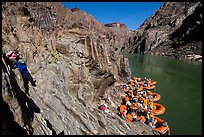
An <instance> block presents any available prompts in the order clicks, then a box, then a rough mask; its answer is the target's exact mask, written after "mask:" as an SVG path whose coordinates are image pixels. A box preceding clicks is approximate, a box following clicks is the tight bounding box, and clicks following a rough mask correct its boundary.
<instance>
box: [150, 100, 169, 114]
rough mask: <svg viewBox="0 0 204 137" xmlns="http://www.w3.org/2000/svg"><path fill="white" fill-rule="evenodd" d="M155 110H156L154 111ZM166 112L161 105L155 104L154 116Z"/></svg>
mask: <svg viewBox="0 0 204 137" xmlns="http://www.w3.org/2000/svg"><path fill="white" fill-rule="evenodd" d="M154 108H155V109H154ZM165 111H166V109H165V107H164V106H163V105H161V104H159V103H154V107H153V110H152V112H153V114H154V115H161V114H163V113H164V112H165Z"/></svg>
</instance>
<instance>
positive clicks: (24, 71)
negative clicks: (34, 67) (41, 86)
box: [14, 59, 36, 95]
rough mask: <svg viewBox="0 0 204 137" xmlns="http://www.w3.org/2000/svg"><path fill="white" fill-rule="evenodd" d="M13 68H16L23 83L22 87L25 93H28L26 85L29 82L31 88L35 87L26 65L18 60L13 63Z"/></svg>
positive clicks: (21, 60)
mask: <svg viewBox="0 0 204 137" xmlns="http://www.w3.org/2000/svg"><path fill="white" fill-rule="evenodd" d="M14 68H18V70H19V72H20V74H21V75H22V78H23V81H24V87H25V91H26V93H27V94H28V95H29V93H28V83H29V81H30V82H31V84H32V86H36V83H35V81H34V80H33V78H32V76H31V75H30V72H29V71H28V69H27V63H26V61H24V60H23V59H19V61H18V62H15V63H14Z"/></svg>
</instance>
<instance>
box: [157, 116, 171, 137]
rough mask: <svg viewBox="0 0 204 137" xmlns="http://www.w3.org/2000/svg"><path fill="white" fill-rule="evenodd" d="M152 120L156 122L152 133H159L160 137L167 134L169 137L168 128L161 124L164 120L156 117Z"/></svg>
mask: <svg viewBox="0 0 204 137" xmlns="http://www.w3.org/2000/svg"><path fill="white" fill-rule="evenodd" d="M154 119H156V120H157V123H156V127H155V128H153V130H154V131H158V132H159V133H161V134H162V135H165V134H168V135H170V129H169V127H168V125H165V126H164V125H163V124H162V123H163V122H164V120H162V119H160V118H158V117H154Z"/></svg>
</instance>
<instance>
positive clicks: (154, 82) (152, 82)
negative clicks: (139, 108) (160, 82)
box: [149, 80, 157, 85]
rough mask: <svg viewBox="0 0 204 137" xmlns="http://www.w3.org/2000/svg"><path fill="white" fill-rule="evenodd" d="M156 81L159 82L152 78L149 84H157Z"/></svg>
mask: <svg viewBox="0 0 204 137" xmlns="http://www.w3.org/2000/svg"><path fill="white" fill-rule="evenodd" d="M156 83H157V82H156V81H154V80H151V81H150V82H149V85H155V84H156Z"/></svg>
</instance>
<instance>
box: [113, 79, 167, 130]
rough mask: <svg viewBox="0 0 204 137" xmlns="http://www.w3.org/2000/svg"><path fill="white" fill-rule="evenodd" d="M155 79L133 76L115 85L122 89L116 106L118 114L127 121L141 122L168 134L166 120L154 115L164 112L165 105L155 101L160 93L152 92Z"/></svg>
mask: <svg viewBox="0 0 204 137" xmlns="http://www.w3.org/2000/svg"><path fill="white" fill-rule="evenodd" d="M156 83H157V82H156V81H154V80H152V79H150V78H146V77H145V78H140V77H134V78H133V79H131V80H130V81H128V83H127V84H122V83H120V84H118V85H117V86H118V87H120V88H121V89H123V90H124V92H123V93H122V94H121V96H122V103H121V105H120V106H119V107H118V109H117V110H118V111H119V112H118V115H119V116H120V117H121V118H122V119H124V120H126V121H127V122H133V123H134V122H138V121H140V122H143V123H145V124H147V125H148V126H150V127H152V129H153V130H155V131H158V132H160V133H161V134H170V130H169V127H168V125H167V122H165V121H164V120H162V119H160V118H159V117H156V116H155V115H161V114H163V113H164V112H165V110H166V109H165V107H164V106H163V105H161V104H159V103H155V102H156V101H158V100H159V99H160V97H161V96H160V95H159V94H158V93H156V92H152V90H154V89H155V88H156V86H155V85H156Z"/></svg>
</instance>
